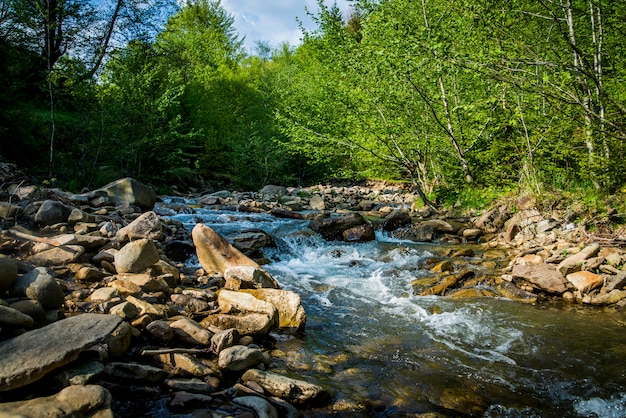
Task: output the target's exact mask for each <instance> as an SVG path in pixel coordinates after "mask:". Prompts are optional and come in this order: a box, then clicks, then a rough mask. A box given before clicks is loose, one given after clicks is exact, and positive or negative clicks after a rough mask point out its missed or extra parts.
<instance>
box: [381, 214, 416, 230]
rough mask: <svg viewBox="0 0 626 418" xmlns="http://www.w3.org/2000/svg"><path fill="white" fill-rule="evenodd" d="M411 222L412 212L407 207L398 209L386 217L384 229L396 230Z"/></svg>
mask: <svg viewBox="0 0 626 418" xmlns="http://www.w3.org/2000/svg"><path fill="white" fill-rule="evenodd" d="M409 223H411V214H410V213H409V211H408V210H407V209H396V210H394V211H393V212H391V213H390V214H389V215H387V216H386V217H385V221H384V222H383V226H382V229H383V231H386V232H390V231H395V230H396V229H398V228H400V227H401V226H404V225H407V224H409Z"/></svg>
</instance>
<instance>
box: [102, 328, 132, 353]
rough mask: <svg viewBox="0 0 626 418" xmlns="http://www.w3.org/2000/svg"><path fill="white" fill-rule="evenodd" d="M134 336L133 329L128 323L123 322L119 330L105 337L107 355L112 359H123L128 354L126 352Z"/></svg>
mask: <svg viewBox="0 0 626 418" xmlns="http://www.w3.org/2000/svg"><path fill="white" fill-rule="evenodd" d="M132 336H133V332H132V327H131V326H130V325H128V322H124V321H122V322H121V323H120V324H119V325H118V326H117V328H115V329H114V330H113V331H111V333H109V334H107V335H106V336H105V337H104V342H105V344H106V345H107V348H108V350H107V354H108V356H109V357H111V358H118V357H122V356H123V355H124V354H126V350H128V347H129V346H130V340H131V338H132Z"/></svg>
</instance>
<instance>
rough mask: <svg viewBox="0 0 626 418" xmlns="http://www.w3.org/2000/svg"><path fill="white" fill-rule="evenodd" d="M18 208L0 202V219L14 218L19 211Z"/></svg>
mask: <svg viewBox="0 0 626 418" xmlns="http://www.w3.org/2000/svg"><path fill="white" fill-rule="evenodd" d="M20 209H21V208H20V207H19V206H17V205H12V204H10V203H9V202H0V219H3V220H8V219H11V218H14V217H15V215H17V214H18V213H19V211H20Z"/></svg>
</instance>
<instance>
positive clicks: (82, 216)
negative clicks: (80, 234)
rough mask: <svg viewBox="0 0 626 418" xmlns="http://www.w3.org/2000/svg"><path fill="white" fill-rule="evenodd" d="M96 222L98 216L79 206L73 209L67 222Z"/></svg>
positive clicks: (71, 223)
mask: <svg viewBox="0 0 626 418" xmlns="http://www.w3.org/2000/svg"><path fill="white" fill-rule="evenodd" d="M93 222H96V217H95V216H94V215H91V214H89V213H86V212H84V211H82V210H80V209H78V208H74V209H72V212H70V215H69V216H68V218H67V223H68V224H70V225H76V224H77V223H93Z"/></svg>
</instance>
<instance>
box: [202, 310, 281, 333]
mask: <svg viewBox="0 0 626 418" xmlns="http://www.w3.org/2000/svg"><path fill="white" fill-rule="evenodd" d="M200 325H201V326H203V327H207V328H208V327H217V328H220V329H229V328H236V329H237V331H239V333H240V334H244V335H254V336H264V335H267V334H268V333H269V332H270V331H271V330H273V329H274V328H276V319H275V318H270V317H269V316H267V315H266V314H261V313H246V314H237V315H231V314H222V313H218V314H214V315H209V316H207V317H206V318H204V319H203V320H202V321H200Z"/></svg>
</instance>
